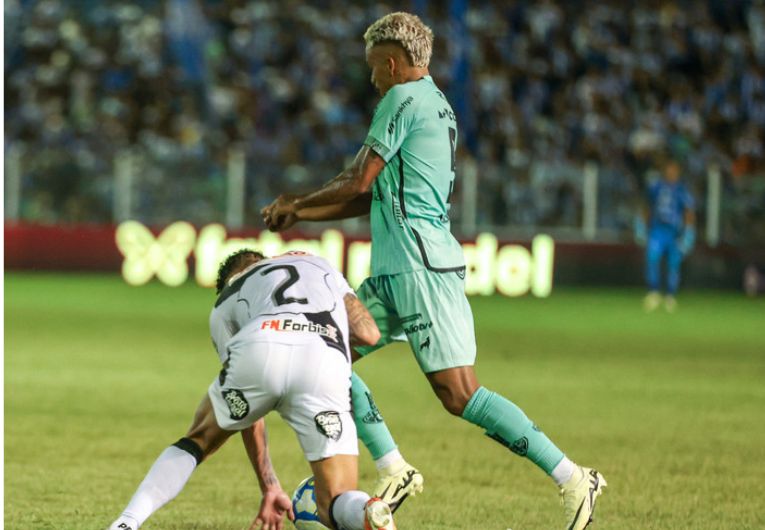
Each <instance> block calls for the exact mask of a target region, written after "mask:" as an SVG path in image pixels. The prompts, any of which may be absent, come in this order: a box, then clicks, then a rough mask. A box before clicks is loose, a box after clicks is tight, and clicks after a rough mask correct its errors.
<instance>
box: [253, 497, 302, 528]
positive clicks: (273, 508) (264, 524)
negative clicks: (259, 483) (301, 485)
mask: <svg viewBox="0 0 765 530" xmlns="http://www.w3.org/2000/svg"><path fill="white" fill-rule="evenodd" d="M285 515H287V517H288V518H289V520H290V521H294V520H295V512H294V511H293V509H292V500H291V499H290V498H289V496H288V495H287V494H286V493H284V491H282V490H268V491H266V492H265V493H264V494H263V499H262V500H261V501H260V511H259V512H258V516H257V517H256V518H255V521H253V523H252V525H251V526H250V530H284V516H285Z"/></svg>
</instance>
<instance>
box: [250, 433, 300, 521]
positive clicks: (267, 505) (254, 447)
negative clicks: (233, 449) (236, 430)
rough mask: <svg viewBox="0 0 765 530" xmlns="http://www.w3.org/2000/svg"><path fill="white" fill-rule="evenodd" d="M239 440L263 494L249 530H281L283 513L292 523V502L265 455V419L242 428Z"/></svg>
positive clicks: (266, 441)
mask: <svg viewBox="0 0 765 530" xmlns="http://www.w3.org/2000/svg"><path fill="white" fill-rule="evenodd" d="M242 441H243V442H244V447H245V449H246V451H247V456H248V457H249V458H250V463H251V464H252V468H253V469H254V470H255V474H256V475H257V477H258V483H259V484H260V491H261V492H262V493H263V499H262V500H261V502H260V511H259V512H258V516H257V517H256V519H255V521H254V522H253V523H252V526H250V528H251V530H254V529H256V528H268V529H274V530H282V529H283V528H284V526H283V524H284V515H285V514H286V515H287V517H289V519H290V521H294V520H295V514H294V512H293V510H292V500H291V499H290V497H289V495H287V494H286V493H284V491H283V490H282V487H281V485H280V484H279V479H278V478H276V473H275V472H274V467H273V465H272V464H271V457H270V456H269V455H268V436H267V434H266V422H265V420H263V419H262V418H261V419H259V420H258V421H256V422H255V424H254V425H253V426H252V427H250V428H248V429H244V430H243V431H242Z"/></svg>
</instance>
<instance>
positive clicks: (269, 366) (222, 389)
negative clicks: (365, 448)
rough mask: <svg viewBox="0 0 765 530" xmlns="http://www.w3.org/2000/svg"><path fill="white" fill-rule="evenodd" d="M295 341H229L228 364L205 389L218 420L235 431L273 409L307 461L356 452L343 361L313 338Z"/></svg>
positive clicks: (348, 380)
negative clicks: (283, 422) (291, 430)
mask: <svg viewBox="0 0 765 530" xmlns="http://www.w3.org/2000/svg"><path fill="white" fill-rule="evenodd" d="M285 342H286V341H285ZM298 342H303V343H298V344H280V343H276V342H273V341H272V340H271V341H253V340H251V339H250V340H234V341H232V343H231V344H230V345H229V352H230V355H229V358H228V364H227V365H224V369H223V370H222V371H221V373H220V375H219V376H218V377H216V378H215V380H214V381H213V382H212V384H211V385H210V388H209V390H208V394H209V396H210V400H211V401H212V404H213V409H214V410H215V418H216V420H217V422H218V425H219V426H220V427H221V428H222V429H225V430H229V431H239V430H242V429H245V428H247V427H249V426H251V425H252V424H253V423H255V422H256V421H257V420H259V419H260V418H262V417H263V416H265V415H266V414H268V413H269V412H270V411H272V410H275V411H277V412H278V413H279V415H281V417H282V418H283V419H284V421H286V422H287V423H288V424H289V425H290V427H292V429H293V430H294V431H295V434H297V437H298V441H299V442H300V446H301V447H302V448H303V453H304V454H305V456H306V458H307V459H308V461H310V462H314V461H317V460H321V459H323V458H328V457H330V456H334V455H358V454H359V449H358V441H357V439H356V425H355V424H354V421H353V415H352V414H351V397H350V391H351V367H350V364H349V363H348V360H347V359H346V358H345V357H344V356H343V354H342V353H341V352H339V351H338V350H336V349H333V348H329V347H327V346H326V345H325V344H324V343H323V342H322V341H321V340H320V339H318V338H317V339H316V340H311V341H308V342H305V341H298Z"/></svg>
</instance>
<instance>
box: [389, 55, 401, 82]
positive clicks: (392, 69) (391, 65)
mask: <svg viewBox="0 0 765 530" xmlns="http://www.w3.org/2000/svg"><path fill="white" fill-rule="evenodd" d="M386 63H387V65H388V74H389V75H390V76H391V77H393V76H395V75H396V72H397V71H398V70H399V68H398V65H397V64H396V58H395V57H394V56H393V54H391V55H388V58H387V59H386Z"/></svg>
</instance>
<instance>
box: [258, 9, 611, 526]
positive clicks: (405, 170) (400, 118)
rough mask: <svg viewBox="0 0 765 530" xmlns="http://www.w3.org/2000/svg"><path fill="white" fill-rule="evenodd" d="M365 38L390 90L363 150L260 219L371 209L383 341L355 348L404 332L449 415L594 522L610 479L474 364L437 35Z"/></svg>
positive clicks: (575, 517)
mask: <svg viewBox="0 0 765 530" xmlns="http://www.w3.org/2000/svg"><path fill="white" fill-rule="evenodd" d="M364 40H365V42H366V60H367V63H368V64H369V67H370V68H371V70H372V75H371V82H372V84H373V85H374V86H375V87H376V88H377V90H378V91H379V93H380V95H381V96H382V99H381V101H380V102H379V104H378V105H377V108H376V109H375V113H374V117H373V118H372V124H371V126H370V128H369V133H368V135H367V138H366V140H365V141H364V145H363V146H362V148H361V150H360V151H359V153H358V154H357V156H356V158H355V160H354V161H353V163H352V164H351V165H350V167H348V168H347V169H345V170H344V171H343V172H341V173H340V174H339V175H338V176H337V177H335V178H334V179H332V180H331V181H329V182H328V183H327V184H325V185H324V186H323V187H321V188H320V189H318V190H316V191H314V192H312V193H307V194H304V195H290V194H284V195H281V196H280V197H279V198H277V199H276V200H275V201H274V202H273V203H272V204H271V205H270V206H268V207H266V208H264V209H263V211H262V212H261V213H262V214H263V219H264V221H265V223H266V224H267V225H268V226H269V228H270V229H272V230H283V229H286V228H288V227H290V226H292V225H293V224H294V223H295V222H297V221H301V220H305V221H324V220H331V219H342V218H346V217H356V216H361V215H367V214H370V215H371V221H370V223H371V231H372V276H371V277H370V278H368V279H366V280H365V281H364V283H363V284H362V285H361V287H360V288H359V290H358V292H357V294H358V297H359V298H360V299H361V301H362V302H364V304H365V305H366V306H367V308H368V309H369V311H370V313H371V314H372V315H373V317H374V318H375V321H376V322H377V326H378V327H379V329H380V333H381V339H380V341H379V342H378V343H377V345H375V346H374V347H370V348H366V349H364V348H358V349H357V350H356V353H357V354H358V355H359V356H363V355H366V354H368V353H370V352H371V351H373V350H374V349H377V348H380V347H382V346H384V345H385V344H388V343H390V342H392V341H394V340H402V339H403V336H404V335H405V336H406V339H407V340H408V342H409V344H410V346H411V348H412V351H413V352H414V355H415V357H416V359H417V362H418V363H419V365H420V368H421V369H422V371H423V372H424V373H425V375H426V376H427V378H428V381H430V384H431V386H432V388H433V390H434V392H435V393H436V395H437V396H438V398H439V399H440V400H441V403H442V404H443V406H444V407H445V408H446V410H448V411H449V412H450V413H452V414H454V415H455V416H460V417H462V418H464V419H465V420H467V421H469V422H471V423H473V424H475V425H477V426H479V427H481V428H483V429H484V430H485V432H486V435H488V436H489V437H491V438H493V439H494V440H496V441H498V442H499V443H501V444H502V445H504V446H506V447H507V448H509V449H510V450H511V451H512V452H514V453H516V454H518V455H520V456H523V457H526V458H528V459H529V460H531V461H532V462H533V463H534V464H536V465H537V466H538V467H540V468H541V469H542V470H543V471H544V472H545V473H547V474H548V475H549V476H551V478H552V479H553V480H554V481H555V482H556V484H557V485H558V486H559V487H560V492H561V495H562V497H563V504H564V511H565V517H566V526H565V528H567V529H568V530H581V529H583V528H585V527H586V526H587V525H588V524H589V523H590V521H591V520H592V512H593V509H594V505H595V501H596V499H597V497H598V495H600V493H601V492H602V489H603V487H604V486H605V485H606V481H605V480H604V478H603V476H602V475H601V474H600V473H598V472H597V471H595V470H594V469H589V468H585V467H581V466H578V465H576V464H575V463H573V462H572V461H571V460H569V459H568V458H567V457H566V456H565V455H564V454H563V452H561V450H560V449H558V447H556V446H555V445H554V444H553V443H552V442H551V441H550V439H549V438H548V437H547V436H545V434H544V433H542V432H541V431H540V430H539V429H538V428H537V427H536V425H534V423H533V422H532V421H531V420H529V418H528V417H527V416H526V414H524V412H523V411H522V410H521V409H520V408H518V407H517V406H516V405H515V404H513V403H512V402H510V401H509V400H507V399H505V398H504V397H502V396H500V395H499V394H496V393H494V392H491V391H489V390H488V389H486V388H485V387H483V386H480V385H479V383H478V380H477V378H476V375H475V371H474V369H473V364H474V362H475V355H476V344H475V335H474V329H473V315H472V312H471V309H470V305H469V304H468V301H467V298H466V296H465V292H464V277H465V261H464V257H463V255H462V249H461V247H460V245H459V243H458V242H457V240H456V239H455V238H454V237H453V236H452V234H451V232H450V223H449V217H448V212H449V207H450V206H449V199H450V195H451V193H452V190H453V189H454V179H455V173H454V172H455V149H456V145H457V123H456V119H455V115H454V112H453V111H452V109H451V106H450V105H449V102H448V101H447V100H446V98H445V97H444V95H443V94H442V93H441V91H440V90H439V89H438V87H437V86H436V85H435V83H434V82H433V79H432V78H431V77H430V75H429V73H428V65H429V63H430V57H431V54H432V49H433V32H432V31H431V30H430V28H428V27H427V26H425V25H424V24H423V22H422V21H421V20H420V19H419V18H418V17H417V16H415V15H411V14H408V13H401V12H399V13H392V14H389V15H386V16H384V17H382V18H381V19H379V20H377V21H376V22H374V23H373V24H372V25H371V26H370V27H369V28H368V29H367V31H366V33H365V34H364ZM356 401H357V400H356V399H354V404H355V403H356ZM358 423H359V422H358V418H357V424H358ZM363 428H364V426H363V425H362V426H360V427H359V429H360V431H362V430H363ZM361 436H362V439H363V435H361ZM375 493H378V492H375Z"/></svg>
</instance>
